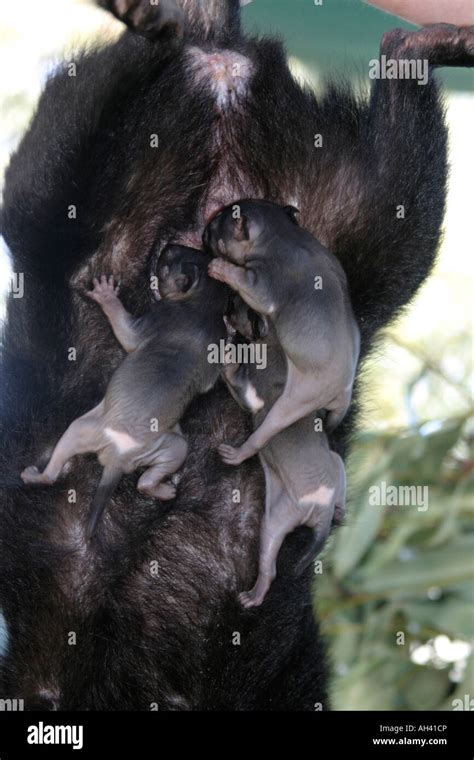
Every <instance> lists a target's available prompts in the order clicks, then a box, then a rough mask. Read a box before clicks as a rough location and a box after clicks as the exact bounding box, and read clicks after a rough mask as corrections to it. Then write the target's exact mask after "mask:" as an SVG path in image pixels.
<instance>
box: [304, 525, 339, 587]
mask: <svg viewBox="0 0 474 760" xmlns="http://www.w3.org/2000/svg"><path fill="white" fill-rule="evenodd" d="M330 528H331V526H330V525H329V526H325V527H323V528H321V527H317V528H314V529H313V531H312V536H311V539H310V542H309V545H308V548H307V549H306V551H305V552H304V554H303V555H302V556H301V557H300V558H299V560H298V562H297V563H296V565H295V575H297V576H300V575H303V573H304V572H305V570H307V569H308V567H309V566H310V564H311V563H312V562H313V560H314V559H315V558H316V557H317V556H318V554H319V552H320V551H321V550H322V548H323V546H324V544H325V543H326V539H327V537H328V535H329V532H330Z"/></svg>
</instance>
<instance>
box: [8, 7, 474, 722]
mask: <svg viewBox="0 0 474 760" xmlns="http://www.w3.org/2000/svg"><path fill="white" fill-rule="evenodd" d="M102 5H104V6H107V7H108V8H109V9H110V10H112V12H114V13H115V14H116V15H118V16H119V17H120V18H122V19H123V20H124V21H125V22H126V23H127V24H128V25H129V26H130V27H131V31H127V32H126V33H125V34H124V35H123V37H122V38H121V39H120V40H119V41H118V42H117V43H116V44H113V45H110V46H107V47H105V48H103V49H100V50H97V51H93V52H88V53H87V54H84V55H83V56H81V57H78V58H76V59H75V61H74V62H75V64H76V66H75V70H74V67H72V68H71V67H70V66H69V67H68V66H67V65H66V64H65V65H64V67H62V68H61V69H60V70H59V71H58V72H57V73H56V74H55V76H54V77H53V78H52V79H51V80H50V81H49V82H48V84H47V86H46V88H45V91H44V93H43V96H42V98H41V100H40V103H39V107H38V110H37V112H36V116H35V117H34V119H33V122H32V124H31V126H30V128H29V130H28V132H27V133H26V135H25V137H24V138H23V140H22V142H21V144H20V146H19V148H18V150H17V151H16V153H15V154H14V156H13V157H12V160H11V163H10V166H9V169H8V171H7V176H6V186H5V193H4V205H3V210H2V218H1V224H2V234H3V236H4V238H5V240H6V243H7V245H8V246H9V248H10V251H11V255H12V261H13V266H14V270H15V272H18V273H22V274H23V275H24V283H25V292H24V297H23V298H21V299H20V298H18V299H11V301H10V303H9V306H8V319H7V325H6V329H5V334H4V341H3V344H4V345H3V356H2V365H1V373H2V379H1V389H2V390H1V394H0V403H1V472H2V478H3V485H4V486H5V487H4V489H3V491H2V493H1V515H0V542H1V545H0V578H1V585H0V606H1V609H2V612H3V616H4V620H5V623H6V629H7V632H8V636H7V644H6V648H5V651H4V655H3V661H2V686H1V696H2V697H11V698H14V697H18V698H23V699H24V700H25V706H26V707H27V708H29V709H32V708H35V707H42V708H50V709H54V708H58V709H93V710H101V709H107V710H113V709H145V710H146V709H149V708H150V704H152V703H158V705H159V707H160V709H165V710H166V709H168V710H192V709H205V710H206V709H207V710H210V709H233V710H242V709H249V710H271V709H291V710H313V709H315V705H319V704H321V705H322V706H323V707H324V708H327V707H328V704H327V697H326V666H325V659H324V650H323V647H322V644H321V640H320V637H319V634H318V628H317V623H316V622H315V620H314V618H313V612H312V608H311V603H310V601H311V596H310V584H311V570H309V569H308V571H307V573H306V575H305V576H304V577H302V578H301V577H296V575H295V573H294V567H295V565H296V563H297V561H298V558H299V557H300V556H301V553H302V551H304V549H305V548H306V547H307V545H308V542H309V541H310V540H311V538H310V532H309V531H307V530H306V529H305V528H302V529H300V530H299V531H297V532H296V533H295V534H294V535H291V536H289V537H288V539H287V540H286V541H285V544H284V547H283V549H282V551H281V552H280V556H279V567H278V575H277V579H276V581H275V583H274V584H273V585H272V588H271V590H270V592H269V594H268V597H267V598H266V600H265V603H264V604H263V606H262V607H261V608H259V609H258V610H257V611H252V612H249V611H246V610H243V609H242V607H241V606H240V605H239V603H238V599H237V594H238V592H240V591H242V590H243V589H247V588H250V586H251V585H252V583H253V582H254V580H255V577H256V573H257V557H258V535H259V522H260V518H261V513H262V507H263V501H264V499H263V479H262V473H261V470H260V468H259V465H258V462H257V460H256V459H255V458H253V459H252V460H249V461H248V462H246V463H244V464H242V465H241V466H239V467H237V468H233V467H229V466H226V465H225V464H223V463H222V462H221V460H220V457H219V455H218V454H217V451H216V448H217V446H218V444H220V443H221V442H222V441H224V440H239V439H240V440H242V441H243V440H245V438H246V437H247V436H248V435H249V433H250V423H249V420H248V418H247V417H246V416H245V415H244V414H243V413H242V412H241V411H240V410H239V408H238V407H237V405H236V404H235V403H234V401H233V400H232V399H231V398H230V396H229V394H228V392H227V390H226V389H225V387H224V386H223V385H222V384H221V385H219V386H217V387H216V388H215V389H213V390H212V391H210V392H209V393H208V394H207V395H205V396H202V397H201V398H199V399H198V400H197V401H195V402H194V403H193V404H192V405H191V407H190V408H189V409H188V412H187V414H186V415H185V418H184V419H183V423H182V429H183V433H184V434H185V435H186V437H187V439H188V441H189V450H190V451H189V456H188V458H187V460H186V463H185V465H184V469H183V473H182V480H181V483H180V487H179V493H178V498H177V499H176V500H175V501H174V502H173V503H172V507H171V508H170V507H167V509H166V510H165V509H164V507H163V506H160V504H159V503H158V502H155V501H152V500H151V499H149V498H146V497H145V496H143V495H141V494H138V493H137V492H136V490H135V484H136V477H134V476H128V477H127V478H124V479H123V481H122V482H121V484H120V486H119V489H118V490H117V492H116V494H115V495H114V498H113V501H112V502H111V504H110V506H109V508H108V511H107V514H106V516H105V518H104V520H103V522H102V523H101V524H100V526H99V528H98V531H97V536H96V540H95V541H94V543H93V544H91V543H89V544H88V543H87V542H86V541H85V526H86V522H87V518H88V515H89V511H90V504H91V499H92V495H93V493H94V490H95V488H96V485H97V481H98V479H99V466H98V464H97V462H96V459H95V457H93V456H92V457H90V458H82V459H80V460H78V461H77V462H76V463H75V464H74V465H73V467H72V468H71V469H70V470H69V471H68V472H67V473H65V474H64V477H63V479H62V480H60V481H58V483H57V484H56V485H55V486H53V487H52V488H51V489H50V490H34V489H32V488H28V487H25V486H19V487H18V488H17V487H14V486H15V477H16V473H19V472H20V471H21V469H22V468H23V467H24V466H25V465H26V464H29V463H31V462H34V461H36V462H37V463H38V465H40V464H41V461H42V460H45V459H47V456H48V453H49V452H50V451H51V448H52V446H53V445H54V444H55V442H56V441H57V440H58V438H59V436H60V434H61V432H62V431H63V430H64V428H65V426H66V425H67V424H68V423H70V422H71V420H72V419H74V418H75V417H77V416H78V415H80V414H83V413H84V412H85V411H86V410H88V409H90V408H92V407H93V406H94V405H96V404H97V403H98V401H99V400H100V398H101V397H102V395H103V393H104V389H105V387H106V385H107V382H108V380H109V378H110V376H111V374H112V371H113V369H114V368H115V367H116V366H117V365H118V364H119V362H120V360H121V358H122V353H121V351H120V349H119V348H118V347H117V345H116V342H115V340H114V337H113V335H112V332H111V331H110V329H109V328H108V327H107V326H106V325H105V324H104V321H103V319H102V317H101V315H100V313H99V310H98V309H97V308H95V307H94V305H93V304H91V303H90V302H89V301H88V300H86V299H85V298H84V295H83V294H84V289H86V288H87V287H89V286H90V282H91V279H92V276H93V275H96V274H100V273H102V272H106V273H108V274H113V275H114V276H115V277H116V278H121V280H122V283H123V287H122V297H123V300H124V302H125V304H126V306H127V308H128V309H129V310H130V311H131V312H132V313H133V314H136V315H140V314H142V313H144V312H145V311H146V310H147V306H148V304H149V302H150V300H151V299H152V297H153V296H152V293H151V291H150V288H149V282H150V276H151V275H153V273H154V271H155V265H156V254H157V253H159V251H160V250H161V249H162V248H163V247H164V246H165V245H166V244H167V243H169V242H176V243H181V244H185V245H189V246H191V247H196V246H198V247H199V246H200V244H201V237H202V232H203V229H204V227H205V225H206V224H207V222H208V221H209V219H210V218H211V217H212V215H213V214H214V213H215V212H216V211H217V210H219V209H220V208H222V207H223V206H224V205H226V204H228V203H230V202H233V201H235V200H238V199H239V198H245V197H247V198H248V197H253V198H265V199H268V200H271V201H275V202H277V203H282V204H290V203H292V204H295V205H297V206H298V208H299V209H300V211H301V217H300V221H301V224H302V226H304V227H306V228H307V229H308V230H309V231H310V232H311V233H312V234H313V235H315V236H316V237H317V238H318V239H319V240H320V241H321V242H322V243H323V244H324V245H325V246H327V247H328V248H329V249H330V250H331V251H332V252H333V253H334V254H335V255H336V256H337V257H338V258H339V260H340V261H341V263H342V265H343V267H344V269H345V271H346V273H347V276H348V281H349V287H350V294H351V299H352V303H353V307H354V312H355V315H356V319H357V321H358V325H359V328H360V331H361V339H362V343H361V351H362V355H366V354H367V352H368V351H369V350H370V347H371V344H372V342H373V340H374V336H375V334H376V332H377V330H378V329H379V328H381V327H382V326H383V325H386V324H387V322H388V321H389V320H390V319H391V318H392V317H393V316H394V315H395V314H396V313H397V312H398V311H399V310H400V308H401V307H402V306H403V305H404V304H406V303H407V302H408V301H409V300H410V298H411V297H412V296H413V294H414V293H415V291H416V290H417V288H418V286H419V285H420V283H421V282H422V281H423V279H424V278H425V277H426V276H427V274H428V273H429V271H430V268H431V266H432V263H433V260H434V257H435V253H436V249H437V245H438V240H439V232H440V225H441V222H442V218H443V211H444V202H445V184H446V172H447V169H446V132H445V127H444V124H443V109H442V105H441V103H440V98H439V94H438V88H437V86H436V83H435V81H434V80H433V77H432V75H431V73H430V80H429V83H428V84H427V85H426V86H420V85H419V84H418V83H417V81H415V80H413V79H405V80H402V79H381V80H378V81H376V82H375V83H374V86H373V88H372V92H371V95H370V97H369V99H368V100H367V101H365V100H363V101H361V100H358V99H357V97H356V96H355V95H354V94H353V93H352V92H351V91H350V90H349V89H346V88H344V87H340V86H338V87H335V86H333V87H329V88H328V90H327V91H326V94H325V95H324V96H323V97H322V98H321V99H319V100H318V99H316V98H315V96H314V95H313V94H312V93H311V92H309V91H307V90H304V89H302V88H301V87H300V86H299V85H298V84H297V83H296V82H295V80H294V79H293V77H292V76H291V74H290V72H289V70H288V66H287V62H286V58H285V53H284V50H283V48H282V46H281V44H280V43H279V42H278V41H274V40H271V39H258V40H257V39H250V38H248V37H246V36H244V35H243V34H242V32H241V30H240V24H239V2H238V0H209V2H207V3H201V2H197V0H176V3H174V2H172V1H171V0H166V2H162V3H161V4H158V5H156V4H155V5H153V4H151V3H149V2H148V0H143V2H142V0H135V1H134V2H131V1H130V0H107V2H106V1H105V0H104V2H103V3H102ZM137 32H138V34H137ZM140 33H142V34H140ZM473 49H474V45H473V35H472V30H471V31H469V30H461V31H460V30H458V29H456V28H454V27H449V26H440V27H431V28H426V29H423V30H421V31H416V32H413V33H410V34H408V33H405V32H401V31H397V30H396V31H392V32H389V33H387V34H386V35H385V36H384V38H383V40H382V53H383V54H384V55H387V56H388V57H390V58H395V59H397V58H404V59H405V58H409V59H415V58H424V59H428V60H429V61H430V64H431V65H432V66H436V65H442V64H446V65H472V62H473V59H472V51H473ZM71 73H74V74H75V76H70V74H71ZM316 134H319V135H321V136H322V141H323V144H322V147H321V148H317V147H315V135H316ZM318 144H319V143H318ZM400 204H403V205H404V207H405V217H404V219H399V218H397V206H398V205H400ZM398 216H399V215H398ZM72 349H74V350H73V351H72ZM71 359H73V360H71ZM353 420H354V414H352V415H350V416H349V418H346V421H345V423H344V424H343V425H342V426H340V427H339V428H338V429H337V431H336V433H335V434H334V435H333V436H332V440H331V443H332V446H333V447H334V448H335V449H337V450H338V451H339V452H340V453H344V449H345V446H346V443H347V440H348V435H349V433H350V431H351V427H352V425H353ZM239 642H240V644H239Z"/></svg>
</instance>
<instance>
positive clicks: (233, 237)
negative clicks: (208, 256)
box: [203, 200, 299, 266]
mask: <svg viewBox="0 0 474 760" xmlns="http://www.w3.org/2000/svg"><path fill="white" fill-rule="evenodd" d="M298 213H299V212H298V209H296V208H295V207H294V206H279V205H278V204H276V203H270V202H269V201H253V200H243V201H239V202H238V203H234V204H232V205H231V206H227V207H226V208H225V209H224V210H223V211H221V212H220V213H219V214H217V216H215V217H214V219H212V221H211V222H210V223H209V224H208V225H207V227H206V229H205V230H204V236H203V242H204V247H205V248H206V250H208V251H209V252H210V253H212V254H214V256H222V257H223V258H226V259H229V261H232V262H233V263H234V264H237V265H240V266H244V265H245V263H246V261H247V259H249V258H251V257H252V256H255V255H259V256H261V255H265V254H266V253H267V252H268V254H269V255H270V254H271V247H270V243H271V242H272V240H273V241H274V240H275V239H276V238H278V237H282V238H284V237H286V236H288V235H291V234H292V232H294V229H295V225H296V226H297V225H298V222H297V214H298Z"/></svg>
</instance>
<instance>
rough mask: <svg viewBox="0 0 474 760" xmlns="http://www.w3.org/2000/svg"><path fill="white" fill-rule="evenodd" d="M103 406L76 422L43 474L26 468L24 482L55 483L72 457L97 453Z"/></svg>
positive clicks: (57, 447) (32, 468)
mask: <svg viewBox="0 0 474 760" xmlns="http://www.w3.org/2000/svg"><path fill="white" fill-rule="evenodd" d="M101 406H102V404H99V406H97V407H96V408H95V409H91V411H90V412H88V413H87V414H84V415H83V416H82V417H78V418H77V420H74V422H72V423H71V424H70V425H69V427H68V429H67V430H66V432H65V433H64V434H63V435H62V436H61V438H60V439H59V441H58V443H57V444H56V446H55V448H54V451H53V453H52V455H51V459H50V460H49V462H48V464H47V465H46V467H45V469H44V470H43V472H39V470H38V468H37V467H35V466H34V465H33V466H31V467H26V468H25V469H24V470H23V472H22V473H21V479H22V480H23V482H24V483H28V484H34V483H38V484H40V485H50V484H52V483H55V482H56V480H57V479H58V478H59V476H60V474H61V471H62V469H63V467H64V466H65V464H67V462H68V461H69V460H70V459H72V457H74V456H76V455H77V454H88V453H91V452H95V451H97V450H98V448H99V446H100V444H101V433H102V427H101V414H100V410H101Z"/></svg>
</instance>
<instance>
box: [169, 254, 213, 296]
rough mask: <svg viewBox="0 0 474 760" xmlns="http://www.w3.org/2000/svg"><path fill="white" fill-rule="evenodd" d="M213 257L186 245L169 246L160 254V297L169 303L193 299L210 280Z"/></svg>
mask: <svg viewBox="0 0 474 760" xmlns="http://www.w3.org/2000/svg"><path fill="white" fill-rule="evenodd" d="M210 260H211V257H210V256H209V255H208V254H206V253H203V252H202V251H198V250H196V249H194V248H187V247H186V246H184V245H168V246H166V248H164V249H163V251H162V252H161V254H160V257H159V259H158V266H157V275H158V289H159V291H160V296H161V297H162V298H164V299H166V300H169V301H178V300H184V299H188V298H191V297H192V296H193V295H194V294H196V293H197V292H199V291H200V290H202V289H203V288H204V287H205V285H206V283H207V282H208V280H209V277H208V274H207V268H208V266H209V262H210Z"/></svg>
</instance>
